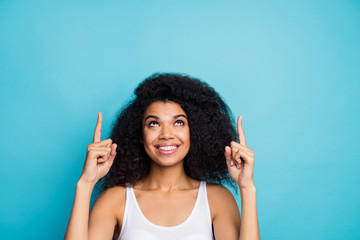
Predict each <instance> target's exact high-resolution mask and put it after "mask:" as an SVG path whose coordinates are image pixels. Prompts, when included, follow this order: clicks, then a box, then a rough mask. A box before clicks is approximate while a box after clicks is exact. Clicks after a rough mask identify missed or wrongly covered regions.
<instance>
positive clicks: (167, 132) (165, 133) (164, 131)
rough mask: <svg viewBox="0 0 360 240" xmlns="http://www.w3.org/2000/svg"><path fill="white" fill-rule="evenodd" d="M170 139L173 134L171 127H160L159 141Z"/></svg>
mask: <svg viewBox="0 0 360 240" xmlns="http://www.w3.org/2000/svg"><path fill="white" fill-rule="evenodd" d="M172 138H174V133H173V129H172V128H171V126H166V125H163V126H162V127H161V132H160V135H159V139H172Z"/></svg>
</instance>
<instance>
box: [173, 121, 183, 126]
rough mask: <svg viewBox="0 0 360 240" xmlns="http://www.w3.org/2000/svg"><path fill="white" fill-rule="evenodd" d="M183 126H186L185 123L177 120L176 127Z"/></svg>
mask: <svg viewBox="0 0 360 240" xmlns="http://www.w3.org/2000/svg"><path fill="white" fill-rule="evenodd" d="M182 125H184V121H182V120H177V121H176V122H175V126H182Z"/></svg>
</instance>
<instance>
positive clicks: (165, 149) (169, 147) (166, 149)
mask: <svg viewBox="0 0 360 240" xmlns="http://www.w3.org/2000/svg"><path fill="white" fill-rule="evenodd" d="M176 148H177V146H166V147H159V149H160V150H164V151H170V150H174V149H176Z"/></svg>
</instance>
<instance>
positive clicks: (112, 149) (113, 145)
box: [109, 143, 117, 163]
mask: <svg viewBox="0 0 360 240" xmlns="http://www.w3.org/2000/svg"><path fill="white" fill-rule="evenodd" d="M116 148H117V144H116V143H113V144H111V152H110V157H109V161H110V162H111V163H112V162H113V161H114V159H115V156H116Z"/></svg>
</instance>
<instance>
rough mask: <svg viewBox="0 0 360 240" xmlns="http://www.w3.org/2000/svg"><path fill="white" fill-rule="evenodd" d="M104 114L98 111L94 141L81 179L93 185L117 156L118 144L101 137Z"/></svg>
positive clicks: (89, 148)
mask: <svg viewBox="0 0 360 240" xmlns="http://www.w3.org/2000/svg"><path fill="white" fill-rule="evenodd" d="M101 126H102V114H101V112H99V113H98V120H97V123H96V127H95V131H94V140H93V143H91V144H89V145H88V147H87V152H86V159H85V163H84V168H83V171H82V173H81V177H80V179H81V180H84V181H86V182H88V183H90V184H92V185H95V183H96V182H97V181H98V180H99V179H100V178H102V177H104V176H105V175H106V174H107V173H108V172H109V170H110V167H111V165H112V164H113V162H114V158H115V156H116V147H117V145H116V144H115V143H114V144H113V143H112V140H111V139H106V140H103V141H100V139H101Z"/></svg>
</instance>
